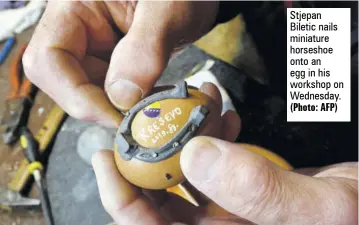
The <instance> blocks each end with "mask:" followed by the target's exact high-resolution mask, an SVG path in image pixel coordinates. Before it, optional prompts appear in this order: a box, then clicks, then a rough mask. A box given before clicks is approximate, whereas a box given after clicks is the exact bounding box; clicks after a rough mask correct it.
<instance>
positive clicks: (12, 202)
mask: <svg viewBox="0 0 359 225" xmlns="http://www.w3.org/2000/svg"><path fill="white" fill-rule="evenodd" d="M36 206H40V200H39V199H32V198H26V197H23V196H22V195H21V194H20V193H19V192H16V191H12V190H9V189H5V188H1V187H0V209H4V210H11V209H12V208H18V207H21V208H22V207H24V208H28V207H36Z"/></svg>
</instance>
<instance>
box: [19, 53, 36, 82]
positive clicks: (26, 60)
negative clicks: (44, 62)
mask: <svg viewBox="0 0 359 225" xmlns="http://www.w3.org/2000/svg"><path fill="white" fill-rule="evenodd" d="M35 58H36V54H35V53H34V51H33V50H32V49H31V48H29V47H28V48H27V49H26V50H25V52H24V55H23V57H22V65H23V68H24V72H25V74H26V76H27V77H28V78H29V79H31V78H33V77H34V75H35V73H34V70H33V65H34V64H35V61H36V59H35Z"/></svg>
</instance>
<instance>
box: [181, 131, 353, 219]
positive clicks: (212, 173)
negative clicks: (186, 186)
mask: <svg viewBox="0 0 359 225" xmlns="http://www.w3.org/2000/svg"><path fill="white" fill-rule="evenodd" d="M181 167H182V170H183V172H184V175H185V176H186V178H187V179H188V181H189V182H191V183H192V184H193V185H194V186H195V187H196V188H197V189H198V190H200V191H201V192H203V193H204V194H205V195H207V196H208V197H209V198H211V199H212V200H213V201H215V202H216V203H217V204H218V205H220V206H221V207H223V208H224V209H226V210H228V211H229V212H231V213H233V214H235V215H237V216H239V217H242V218H245V219H248V220H250V221H252V222H254V223H256V224H266V225H271V224H273V225H281V224H286V225H288V224H290V225H303V224H318V225H319V224H323V225H326V224H335V225H349V224H356V223H357V215H358V214H357V210H358V207H357V204H358V202H357V186H356V183H357V181H354V180H351V179H343V178H323V177H321V178H316V177H309V176H304V175H301V174H297V173H294V172H291V171H287V170H283V169H281V168H280V167H279V166H277V165H275V164H273V163H272V162H271V161H269V160H267V159H266V158H265V157H262V156H261V155H259V154H256V153H253V152H250V151H248V150H245V149H242V148H240V147H239V146H238V145H237V144H233V143H229V142H226V141H222V140H218V139H214V138H207V137H197V138H194V139H192V140H191V141H190V142H189V143H188V144H187V145H186V146H185V147H184V149H183V150H182V154H181ZM338 209H340V210H338Z"/></svg>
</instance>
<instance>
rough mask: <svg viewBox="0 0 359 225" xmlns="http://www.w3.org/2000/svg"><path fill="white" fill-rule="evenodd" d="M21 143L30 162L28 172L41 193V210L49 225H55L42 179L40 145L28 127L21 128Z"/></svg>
mask: <svg viewBox="0 0 359 225" xmlns="http://www.w3.org/2000/svg"><path fill="white" fill-rule="evenodd" d="M20 133H21V136H20V143H21V146H22V148H23V149H24V154H25V156H26V158H27V160H28V161H29V163H30V164H29V166H28V170H29V172H30V173H31V174H32V175H33V176H34V178H35V183H36V186H37V188H38V190H39V193H40V199H41V208H42V212H43V215H44V218H45V221H46V224H47V225H52V224H54V220H53V216H52V212H51V205H50V200H49V196H48V193H47V188H46V185H45V182H44V180H43V177H42V172H41V171H42V170H43V165H42V163H41V162H40V154H39V143H38V142H37V141H36V139H35V137H34V136H33V135H32V133H31V132H30V130H29V129H27V128H26V127H23V128H21V131H20Z"/></svg>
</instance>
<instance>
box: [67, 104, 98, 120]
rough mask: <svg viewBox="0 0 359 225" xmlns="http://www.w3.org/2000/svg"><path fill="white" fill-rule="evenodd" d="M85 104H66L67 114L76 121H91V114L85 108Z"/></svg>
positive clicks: (87, 108)
mask: <svg viewBox="0 0 359 225" xmlns="http://www.w3.org/2000/svg"><path fill="white" fill-rule="evenodd" d="M86 105H87V104H78V103H76V104H72V103H70V104H68V107H67V110H66V111H67V113H68V114H69V115H70V116H71V117H73V118H75V119H78V120H81V121H89V122H90V121H91V117H92V116H91V114H92V113H91V112H92V110H91V109H90V108H89V107H88V106H86Z"/></svg>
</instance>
